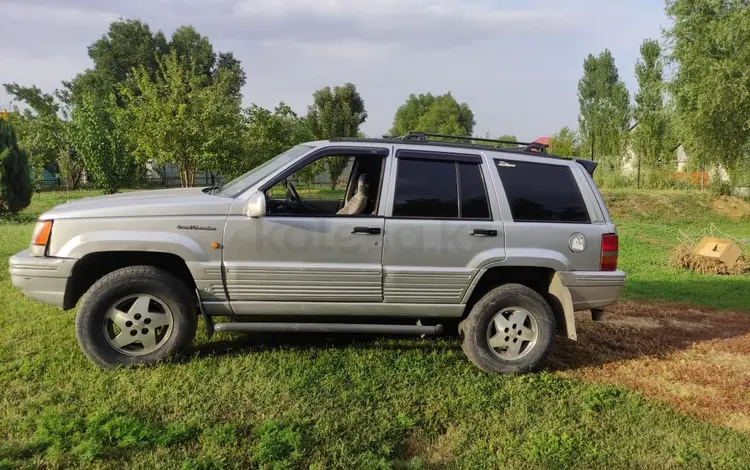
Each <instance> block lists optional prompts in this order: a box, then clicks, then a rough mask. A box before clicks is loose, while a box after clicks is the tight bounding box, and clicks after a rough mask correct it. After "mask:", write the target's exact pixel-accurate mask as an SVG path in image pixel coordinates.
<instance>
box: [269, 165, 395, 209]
mask: <svg viewBox="0 0 750 470" xmlns="http://www.w3.org/2000/svg"><path fill="white" fill-rule="evenodd" d="M382 162H383V160H382V158H378V157H346V156H326V157H322V158H320V159H318V160H315V161H313V162H310V163H308V164H307V165H306V166H304V167H302V168H300V169H299V170H297V171H296V172H294V173H293V174H292V175H290V176H288V177H287V178H285V179H283V180H281V181H279V182H277V183H276V184H275V185H274V186H272V187H271V188H269V189H268V190H267V191H266V201H267V202H266V207H267V210H268V213H269V214H275V215H311V216H314V215H366V214H368V215H369V214H372V213H374V210H375V206H376V199H377V194H378V193H379V189H380V188H379V186H380V168H381V167H382ZM355 168H356V169H357V170H356V177H353V176H352V175H353V173H352V171H353V170H354V169H355Z"/></svg>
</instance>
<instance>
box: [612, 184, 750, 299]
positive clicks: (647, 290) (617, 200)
mask: <svg viewBox="0 0 750 470" xmlns="http://www.w3.org/2000/svg"><path fill="white" fill-rule="evenodd" d="M604 194H605V198H606V199H607V201H608V205H609V206H611V209H610V210H611V211H612V212H613V213H614V215H613V218H614V219H615V223H616V224H617V228H618V232H619V234H620V267H621V268H622V269H623V270H624V271H626V272H627V275H628V277H627V282H626V287H625V292H624V295H623V297H624V298H627V299H634V300H646V299H658V300H667V301H679V302H688V303H692V304H696V305H706V306H710V307H716V308H728V309H736V310H745V311H750V294H748V290H747V289H748V287H747V286H750V276H748V275H745V276H716V275H708V274H697V273H694V272H692V271H687V270H683V269H675V268H671V267H669V266H668V260H669V256H670V254H671V252H672V250H673V249H674V247H675V246H676V245H677V244H678V236H679V233H680V230H682V231H684V232H687V233H699V232H701V231H703V230H705V229H708V228H709V226H710V225H711V224H712V223H713V224H715V225H716V227H717V228H718V229H719V230H721V231H722V232H724V233H727V234H729V235H732V236H734V237H737V238H740V239H745V238H750V217H746V218H741V219H739V220H731V219H730V218H728V217H727V216H726V215H724V214H721V213H719V212H716V211H714V210H712V207H711V197H710V196H709V195H708V194H700V193H686V192H677V191H648V192H642V193H636V192H634V191H626V190H622V191H605V192H604Z"/></svg>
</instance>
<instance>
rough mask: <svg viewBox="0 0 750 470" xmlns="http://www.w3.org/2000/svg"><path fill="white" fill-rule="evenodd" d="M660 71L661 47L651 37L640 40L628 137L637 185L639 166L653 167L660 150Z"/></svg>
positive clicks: (662, 117) (663, 132)
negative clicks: (634, 158) (631, 134)
mask: <svg viewBox="0 0 750 470" xmlns="http://www.w3.org/2000/svg"><path fill="white" fill-rule="evenodd" d="M663 71H664V65H663V62H662V58H661V46H660V45H659V43H658V42H657V41H655V40H653V39H647V40H645V41H643V44H641V58H640V59H639V60H638V62H637V63H636V65H635V75H636V77H637V78H638V92H637V93H636V95H635V109H634V110H633V117H634V118H635V121H636V123H637V127H636V128H635V130H634V131H633V138H632V141H633V144H634V145H633V147H634V150H635V153H636V158H637V165H638V187H640V183H641V168H642V166H645V167H647V168H649V169H652V168H654V167H655V166H656V165H657V163H658V162H659V160H660V159H661V157H662V154H663V153H664V142H665V136H666V132H667V118H666V115H665V113H664V83H663V78H662V75H663Z"/></svg>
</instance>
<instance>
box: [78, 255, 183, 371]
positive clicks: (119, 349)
mask: <svg viewBox="0 0 750 470" xmlns="http://www.w3.org/2000/svg"><path fill="white" fill-rule="evenodd" d="M191 300H192V295H191V293H190V291H189V290H188V289H187V287H186V286H185V284H184V283H183V282H182V281H180V280H179V279H177V278H176V277H174V276H173V275H171V274H169V273H168V272H166V271H164V270H161V269H158V268H155V267H153V266H131V267H127V268H122V269H119V270H117V271H114V272H112V273H110V274H107V275H106V276H104V277H103V278H101V279H100V280H99V281H97V282H96V283H95V284H94V285H93V286H91V288H90V289H89V290H88V292H87V293H86V295H85V296H84V299H83V301H82V303H81V307H80V309H79V310H78V314H77V316H76V336H77V338H78V343H79V344H80V346H81V349H82V350H83V352H84V354H86V356H87V357H88V358H89V359H90V360H91V361H93V362H94V363H95V364H97V365H99V366H101V367H117V366H122V365H136V364H143V365H147V364H154V363H157V362H161V361H163V360H165V359H168V358H170V357H174V356H176V355H178V354H179V353H181V352H182V351H183V350H184V349H185V348H186V347H187V346H189V345H190V343H191V342H192V341H193V338H194V337H195V330H196V326H197V315H196V309H195V306H194V305H193V304H192V302H191Z"/></svg>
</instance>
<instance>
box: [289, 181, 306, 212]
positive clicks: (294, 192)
mask: <svg viewBox="0 0 750 470" xmlns="http://www.w3.org/2000/svg"><path fill="white" fill-rule="evenodd" d="M286 198H287V199H291V200H292V202H294V203H295V204H296V205H297V206H298V207H299V206H302V198H301V197H299V193H298V192H297V188H295V187H294V185H293V184H292V182H291V181H287V182H286Z"/></svg>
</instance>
